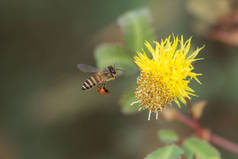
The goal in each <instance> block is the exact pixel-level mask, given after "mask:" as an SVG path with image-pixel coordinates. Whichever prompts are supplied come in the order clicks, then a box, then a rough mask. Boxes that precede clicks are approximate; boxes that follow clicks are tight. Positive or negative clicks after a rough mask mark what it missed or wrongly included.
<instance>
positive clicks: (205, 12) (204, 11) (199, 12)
mask: <svg viewBox="0 0 238 159" xmlns="http://www.w3.org/2000/svg"><path fill="white" fill-rule="evenodd" d="M187 9H188V12H189V13H191V14H192V15H193V16H194V17H196V18H197V19H199V20H201V21H204V22H206V23H208V24H214V23H216V22H217V20H218V19H219V18H221V17H222V16H224V15H226V14H227V13H229V12H230V11H231V4H230V2H229V1H227V0H219V1H217V0H209V1H207V0H188V1H187Z"/></svg>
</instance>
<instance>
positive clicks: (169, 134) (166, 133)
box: [158, 130, 179, 143]
mask: <svg viewBox="0 0 238 159" xmlns="http://www.w3.org/2000/svg"><path fill="white" fill-rule="evenodd" d="M158 135H159V138H160V139H161V140H162V141H163V142H165V143H173V142H176V141H178V139H179V137H178V135H177V134H175V133H174V132H173V131H172V130H160V131H159V132H158Z"/></svg>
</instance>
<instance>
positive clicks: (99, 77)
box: [77, 64, 117, 95]
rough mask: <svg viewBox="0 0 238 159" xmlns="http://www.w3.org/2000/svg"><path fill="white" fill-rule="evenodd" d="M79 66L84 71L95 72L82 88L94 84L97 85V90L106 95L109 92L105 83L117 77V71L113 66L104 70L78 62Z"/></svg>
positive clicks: (85, 88)
mask: <svg viewBox="0 0 238 159" xmlns="http://www.w3.org/2000/svg"><path fill="white" fill-rule="evenodd" d="M77 67H78V68H79V69H80V70H81V71H82V72H93V73H95V74H94V75H92V76H91V77H89V78H88V79H87V80H86V81H85V82H84V83H83V85H82V90H87V89H90V88H92V87H94V86H96V87H97V91H98V92H99V93H100V94H101V95H105V94H106V93H108V90H107V89H106V88H105V85H106V83H107V82H108V81H111V80H114V79H116V76H117V71H116V68H115V67H113V66H111V65H110V66H108V67H106V68H104V69H103V70H101V71H100V70H98V69H97V68H96V67H93V66H90V65H86V64H78V65H77Z"/></svg>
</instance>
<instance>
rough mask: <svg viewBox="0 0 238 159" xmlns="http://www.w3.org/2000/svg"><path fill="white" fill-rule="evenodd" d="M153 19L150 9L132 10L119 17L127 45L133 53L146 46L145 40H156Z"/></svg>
mask: <svg viewBox="0 0 238 159" xmlns="http://www.w3.org/2000/svg"><path fill="white" fill-rule="evenodd" d="M151 21H152V20H151V15H150V11H149V9H139V10H135V11H130V12H127V13H125V14H124V15H122V16H121V17H120V18H119V20H118V23H119V25H120V27H121V30H122V32H123V39H124V42H125V45H126V47H127V48H128V49H130V51H131V54H132V55H134V54H135V52H136V51H138V50H140V49H142V48H144V42H145V40H147V41H149V42H152V41H153V40H155V35H154V32H153V29H152V24H151Z"/></svg>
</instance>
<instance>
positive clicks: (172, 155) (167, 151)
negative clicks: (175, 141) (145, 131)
mask: <svg viewBox="0 0 238 159" xmlns="http://www.w3.org/2000/svg"><path fill="white" fill-rule="evenodd" d="M182 154H183V150H181V149H180V148H179V147H178V146H176V145H169V146H165V147H162V148H159V149H157V150H156V151H154V152H152V153H150V154H149V155H148V156H146V157H145V159H180V158H181V155H182Z"/></svg>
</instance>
